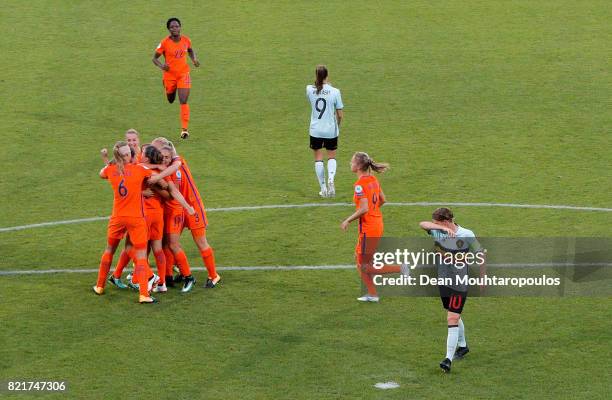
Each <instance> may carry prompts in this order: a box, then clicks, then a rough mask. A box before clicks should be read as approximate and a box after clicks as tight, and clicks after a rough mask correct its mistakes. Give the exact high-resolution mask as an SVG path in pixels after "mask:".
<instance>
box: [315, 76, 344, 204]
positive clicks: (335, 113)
mask: <svg viewBox="0 0 612 400" xmlns="http://www.w3.org/2000/svg"><path fill="white" fill-rule="evenodd" d="M315 74H316V80H315V83H314V85H308V86H306V97H307V98H308V101H309V102H310V107H311V112H310V129H309V132H310V148H311V149H312V150H313V151H314V157H315V173H316V174H317V180H318V181H319V186H320V188H321V191H320V192H319V196H321V197H334V196H335V195H336V189H335V186H334V178H335V176H336V165H337V164H336V150H337V149H338V135H339V134H340V123H341V122H342V118H343V116H344V114H343V111H342V109H343V108H344V105H343V104H342V96H341V95H340V90H338V89H336V88H335V87H333V86H332V85H330V84H329V82H328V81H327V68H326V67H325V66H324V65H318V66H317V69H316V71H315ZM323 148H325V149H326V150H327V182H326V181H325V165H324V163H323Z"/></svg>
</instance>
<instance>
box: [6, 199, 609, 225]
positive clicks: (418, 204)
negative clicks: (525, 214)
mask: <svg viewBox="0 0 612 400" xmlns="http://www.w3.org/2000/svg"><path fill="white" fill-rule="evenodd" d="M352 205H353V203H304V204H270V205H261V206H244V207H221V208H209V209H208V210H207V212H232V211H251V210H270V209H282V208H310V207H347V206H352ZM386 206H387V207H388V206H392V207H393V206H394V207H431V206H452V207H455V206H456V207H506V208H533V209H550V210H573V211H600V212H612V208H604V207H581V206H563V205H551V204H513V203H457V202H449V203H443V202H427V201H419V202H412V203H394V202H389V203H386ZM105 220H108V217H90V218H80V219H69V220H64V221H50V222H41V223H38V224H29V225H18V226H9V227H5V228H0V232H12V231H21V230H24V229H33V228H42V227H45V226H56V225H67V224H80V223H84V222H94V221H105Z"/></svg>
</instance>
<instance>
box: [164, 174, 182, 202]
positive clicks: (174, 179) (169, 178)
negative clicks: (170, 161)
mask: <svg viewBox="0 0 612 400" xmlns="http://www.w3.org/2000/svg"><path fill="white" fill-rule="evenodd" d="M164 180H166V181H167V182H172V183H173V184H174V186H176V187H177V188H178V187H180V185H181V181H182V179H181V174H180V173H179V171H177V172H175V173H173V174H172V175H170V176H166V177H165V178H164ZM164 210H168V211H172V210H174V211H180V212H183V206H182V205H181V203H179V202H178V200H176V199H169V200H166V201H164Z"/></svg>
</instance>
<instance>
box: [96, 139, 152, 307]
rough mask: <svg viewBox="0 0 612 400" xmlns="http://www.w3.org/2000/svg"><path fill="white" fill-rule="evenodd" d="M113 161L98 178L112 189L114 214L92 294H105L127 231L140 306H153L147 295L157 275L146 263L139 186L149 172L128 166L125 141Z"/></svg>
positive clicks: (129, 156) (117, 146)
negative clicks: (115, 257)
mask: <svg viewBox="0 0 612 400" xmlns="http://www.w3.org/2000/svg"><path fill="white" fill-rule="evenodd" d="M113 155H114V162H113V163H109V164H108V165H107V166H105V167H104V168H103V169H102V170H101V171H100V177H101V178H102V179H106V180H108V181H109V183H110V184H111V186H112V188H113V196H114V202H113V212H112V215H111V218H110V220H109V222H108V233H107V243H108V244H107V246H106V249H105V251H104V254H103V255H102V259H101V260H100V268H99V271H98V281H97V282H96V285H95V286H94V287H93V291H94V292H95V293H96V294H98V295H101V294H104V285H105V283H106V277H107V275H108V272H109V270H110V265H111V263H112V261H113V256H114V254H115V251H116V250H117V246H118V245H119V242H120V241H121V239H122V238H123V237H124V236H125V234H126V232H127V233H128V234H129V235H130V239H131V241H132V243H133V246H134V253H135V259H136V267H135V268H134V275H135V276H136V279H137V280H138V283H139V285H140V297H139V302H140V303H154V302H156V300H155V299H154V298H153V297H150V296H149V290H150V289H149V287H150V286H153V285H154V284H155V283H156V282H155V278H156V276H155V275H154V274H153V272H152V271H151V269H150V268H149V263H148V261H147V223H146V221H145V218H144V212H143V209H142V201H143V200H142V187H143V183H144V182H145V181H146V179H147V178H148V177H149V176H151V173H152V171H151V170H150V169H147V168H145V167H143V166H142V165H136V164H130V161H131V159H132V152H131V150H130V148H129V146H128V145H127V143H126V142H117V143H115V146H114V148H113Z"/></svg>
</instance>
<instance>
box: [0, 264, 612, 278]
mask: <svg viewBox="0 0 612 400" xmlns="http://www.w3.org/2000/svg"><path fill="white" fill-rule="evenodd" d="M487 267H494V268H550V267H612V263H502V264H487ZM354 268H356V266H355V265H352V264H351V265H346V264H343V265H293V266H292V265H264V266H252V267H217V269H218V270H219V271H312V270H316V271H322V270H327V271H335V270H342V269H354ZM424 268H432V267H431V266H419V267H418V269H424ZM127 270H131V269H129V268H126V271H127ZM191 270H192V271H205V270H206V268H204V267H192V268H191ZM97 272H98V269H97V268H80V269H41V270H23V271H0V276H8V275H46V274H93V273H97Z"/></svg>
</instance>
